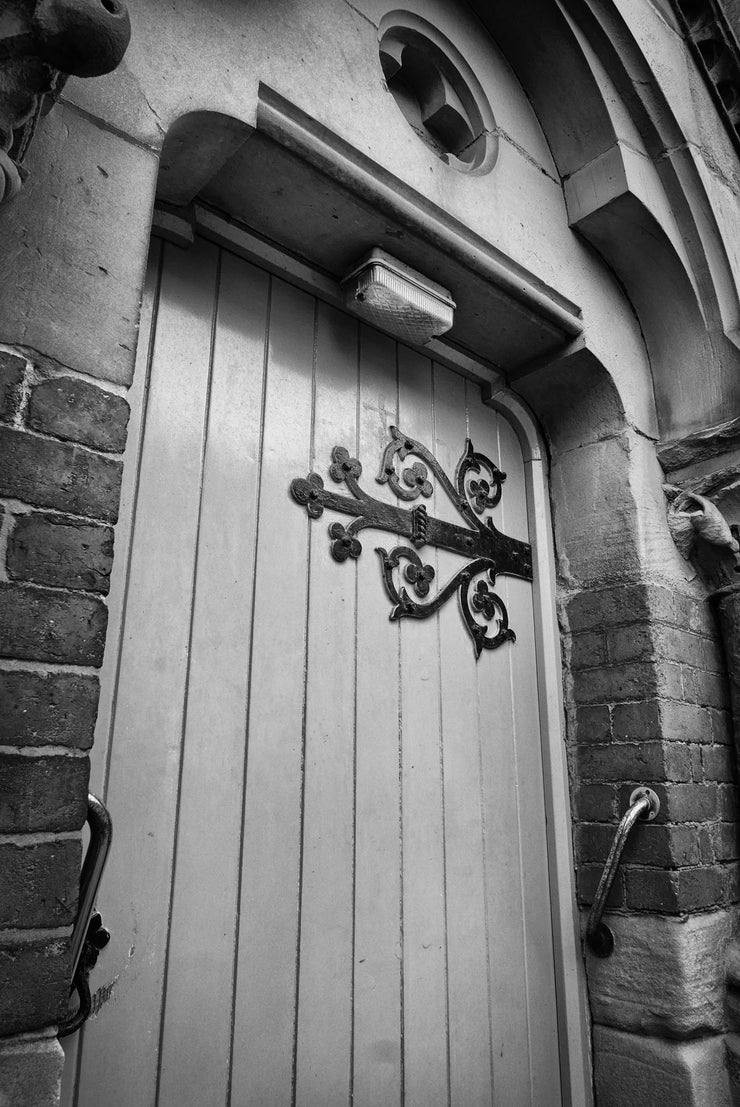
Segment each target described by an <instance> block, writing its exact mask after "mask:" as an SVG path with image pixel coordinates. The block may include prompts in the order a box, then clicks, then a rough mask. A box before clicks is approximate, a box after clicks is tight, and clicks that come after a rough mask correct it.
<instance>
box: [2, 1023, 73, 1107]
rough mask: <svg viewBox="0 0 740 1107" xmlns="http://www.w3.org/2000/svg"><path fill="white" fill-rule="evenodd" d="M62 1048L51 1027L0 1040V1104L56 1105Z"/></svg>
mask: <svg viewBox="0 0 740 1107" xmlns="http://www.w3.org/2000/svg"><path fill="white" fill-rule="evenodd" d="M63 1069H64V1051H63V1049H62V1046H61V1043H60V1042H59V1039H58V1038H57V1037H56V1034H55V1032H54V1030H53V1029H50V1030H48V1031H47V1032H46V1033H45V1034H19V1035H18V1036H17V1037H13V1038H3V1039H2V1040H0V1104H1V1105H2V1107H26V1105H27V1107H58V1105H59V1096H60V1095H61V1088H62V1071H63Z"/></svg>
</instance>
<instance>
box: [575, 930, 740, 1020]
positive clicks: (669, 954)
mask: <svg viewBox="0 0 740 1107" xmlns="http://www.w3.org/2000/svg"><path fill="white" fill-rule="evenodd" d="M607 921H608V923H609V928H610V929H611V931H612V933H613V934H614V952H613V954H612V955H611V957H595V956H593V955H592V954H590V953H588V954H587V956H586V968H587V973H588V990H589V997H590V1001H591V1012H592V1015H593V1019H594V1022H596V1023H601V1024H603V1025H605V1026H613V1027H616V1028H618V1029H620V1030H627V1031H631V1032H633V1033H635V1034H650V1035H655V1036H656V1037H658V1038H660V1037H663V1038H694V1037H697V1036H698V1035H702V1034H708V1033H711V1032H719V1031H721V1030H722V1029H723V1028H724V1025H725V1010H724V1005H725V978H724V976H725V974H724V956H723V951H724V949H725V948H726V947H727V946H728V943H729V942H730V940H731V938H732V935H733V933H734V926H735V922H734V919H733V913H732V912H731V911H726V910H721V911H712V912H710V913H709V914H703V915H690V916H682V917H680V918H665V917H661V916H660V915H610V916H609V918H608V920H607Z"/></svg>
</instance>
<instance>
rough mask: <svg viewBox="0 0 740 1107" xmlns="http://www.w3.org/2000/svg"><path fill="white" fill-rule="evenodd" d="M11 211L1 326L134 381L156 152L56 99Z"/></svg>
mask: <svg viewBox="0 0 740 1107" xmlns="http://www.w3.org/2000/svg"><path fill="white" fill-rule="evenodd" d="M25 164H26V168H28V169H29V171H30V176H29V178H28V180H27V181H26V183H25V185H24V187H23V189H22V190H21V192H20V194H19V195H18V196H17V197H16V199H15V201H14V202H13V206H12V208H11V207H8V208H7V211H6V212H5V215H4V219H3V223H2V226H1V227H0V252H1V253H2V254H3V256H5V257H8V258H12V259H13V272H12V278H13V279H12V281H7V282H6V285H5V288H4V294H3V298H2V303H0V334H2V335H3V336H4V339H5V341H6V342H9V343H10V342H14V343H17V344H18V345H23V346H27V347H30V348H31V349H33V350H35V351H38V352H39V353H40V354H41V355H44V356H45V357H48V358H52V359H54V361H55V362H57V363H60V364H61V365H64V366H67V367H69V368H72V369H75V370H79V371H80V372H83V373H87V374H90V375H91V376H93V377H99V378H103V379H105V380H111V381H118V382H120V383H122V384H129V383H130V382H131V377H132V374H133V366H134V350H135V347H136V339H137V331H136V327H137V323H138V315H139V300H140V296H141V287H142V284H143V278H144V269H145V265H146V257H147V251H148V245H149V227H150V221H151V209H152V203H153V200H154V190H155V182H156V176H157V156H156V154H155V152H154V151H153V150H148V149H144V148H142V147H141V146H139V145H137V144H136V143H134V142H129V141H127V140H126V138H125V137H124V136H122V135H120V134H116V133H113V132H111V131H109V130H107V129H106V128H105V127H104V126H102V125H100V124H99V123H98V122H96V121H95V120H93V119H91V118H86V117H84V116H80V115H79V114H78V113H76V112H74V110H73V109H70V108H69V107H67V106H66V105H64V104H58V105H57V106H56V108H55V109H54V111H53V112H51V113H50V114H49V115H48V116H47V117H46V118H45V119H44V120H43V122H42V124H41V126H40V127H39V129H38V132H37V134H36V136H35V138H34V141H33V143H32V144H31V147H30V149H29V153H28V157H27V158H26V163H25Z"/></svg>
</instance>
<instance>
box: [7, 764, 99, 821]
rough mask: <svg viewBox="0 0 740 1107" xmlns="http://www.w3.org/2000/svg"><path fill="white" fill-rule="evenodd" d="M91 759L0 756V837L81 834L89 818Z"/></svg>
mask: <svg viewBox="0 0 740 1107" xmlns="http://www.w3.org/2000/svg"><path fill="white" fill-rule="evenodd" d="M89 776H90V762H89V760H88V759H87V757H69V756H63V755H62V756H58V757H23V756H21V755H18V756H16V755H15V754H3V755H2V756H0V833H2V834H32V833H35V832H41V831H64V830H79V829H80V828H81V827H82V824H83V823H84V822H85V819H86V817H87V784H88V779H89Z"/></svg>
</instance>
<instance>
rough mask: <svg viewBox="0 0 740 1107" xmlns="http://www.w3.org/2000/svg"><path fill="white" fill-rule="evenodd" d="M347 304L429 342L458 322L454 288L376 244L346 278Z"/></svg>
mask: <svg viewBox="0 0 740 1107" xmlns="http://www.w3.org/2000/svg"><path fill="white" fill-rule="evenodd" d="M342 290H343V292H344V301H345V304H346V306H347V307H348V308H349V309H350V310H351V311H353V312H354V313H355V314H356V315H360V316H361V317H362V318H363V319H366V320H367V322H368V323H373V324H374V325H375V326H376V327H380V328H381V329H382V330H384V331H388V332H389V333H390V334H392V335H394V336H395V337H396V338H400V339H402V340H404V341H405V342H412V343H413V344H414V345H417V346H424V345H426V343H427V342H429V341H430V340H431V339H432V338H436V337H437V336H438V335H441V334H444V333H445V331H448V330H449V329H450V327H451V326H452V323H453V320H454V315H455V302H454V300H453V299H452V296H451V294H450V291H449V289H447V288H443V287H442V285H441V284H437V283H436V282H435V281H431V280H429V278H428V277H425V276H424V275H423V274H422V273H417V271H416V270H415V269H411V268H410V266H408V265H404V264H403V262H401V261H398V260H397V259H396V258H394V257H392V256H391V255H390V254H387V253H386V252H385V250H381V249H380V248H379V247H375V248H374V249H372V250H371V251H370V252H369V253H368V254H365V256H364V257H363V258H362V259H361V260H360V261H359V262H358V263H357V264H356V265H354V266H353V267H352V269H351V270H350V271H349V273H347V275H346V276H345V277H343V278H342Z"/></svg>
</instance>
